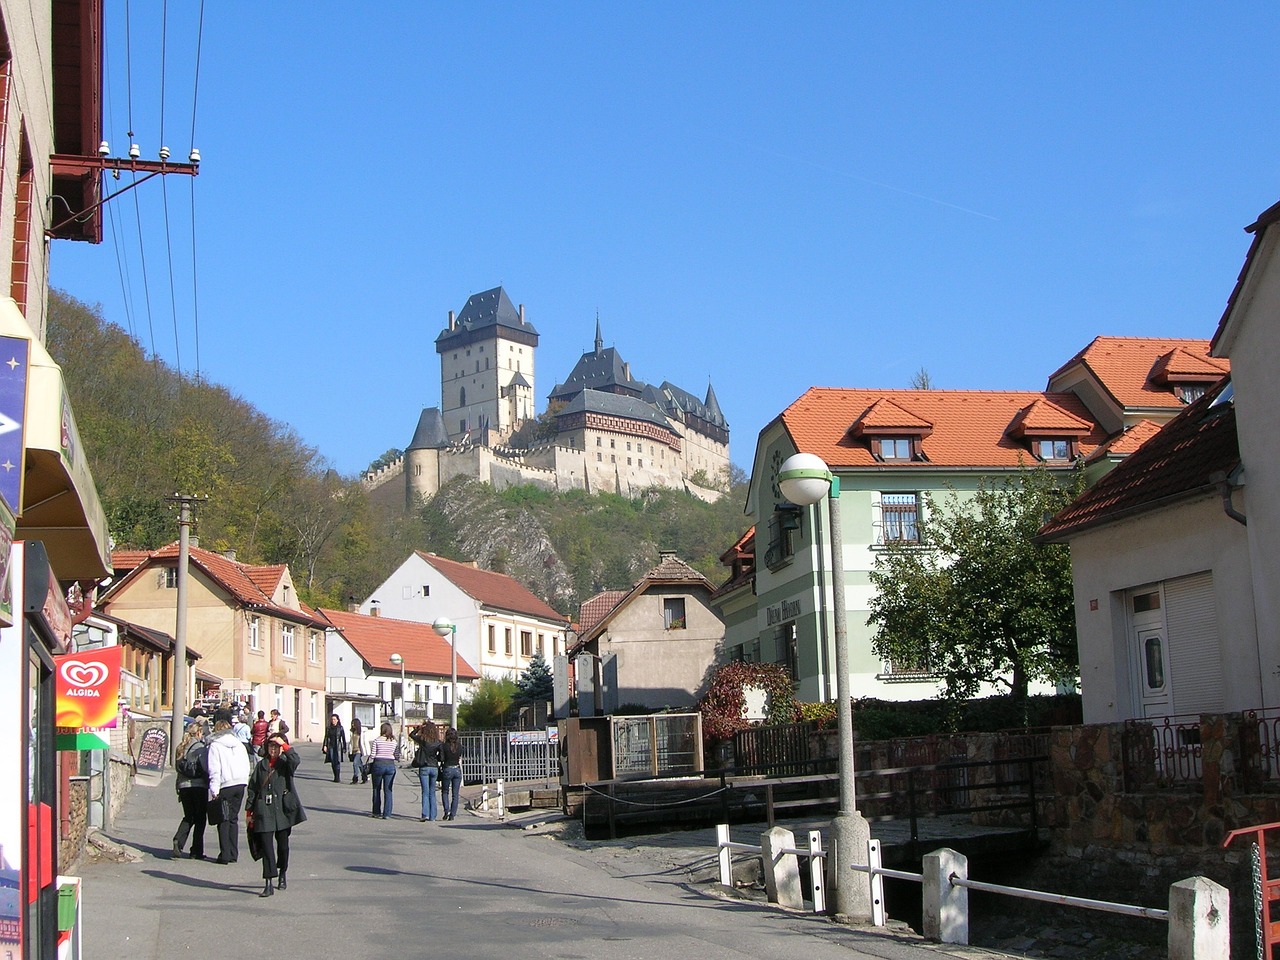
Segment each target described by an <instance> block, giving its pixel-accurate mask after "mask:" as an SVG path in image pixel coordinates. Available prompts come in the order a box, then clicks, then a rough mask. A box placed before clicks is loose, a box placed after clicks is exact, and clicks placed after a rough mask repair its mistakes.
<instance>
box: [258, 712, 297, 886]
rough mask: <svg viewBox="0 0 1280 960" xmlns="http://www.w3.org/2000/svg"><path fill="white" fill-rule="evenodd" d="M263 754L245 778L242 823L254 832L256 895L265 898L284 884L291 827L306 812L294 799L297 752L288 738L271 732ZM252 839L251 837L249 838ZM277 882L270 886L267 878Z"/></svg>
mask: <svg viewBox="0 0 1280 960" xmlns="http://www.w3.org/2000/svg"><path fill="white" fill-rule="evenodd" d="M266 751H267V753H266V756H264V757H263V758H262V759H261V760H259V761H258V765H257V766H256V767H254V768H253V773H252V775H251V776H250V777H249V789H248V791H247V792H246V794H245V808H246V809H247V810H248V814H247V815H246V826H247V827H248V829H249V832H250V833H251V834H256V835H257V838H258V841H259V844H260V847H261V849H260V851H259V850H255V849H254V848H255V844H253V843H250V845H249V851H250V853H254V854H257V853H259V852H260V853H261V855H262V879H263V881H264V884H263V887H262V892H261V893H260V894H258V896H260V897H269V896H271V895H272V894H274V893H275V891H276V889H280V890H284V889H286V888H287V886H288V882H287V878H286V876H285V874H286V872H287V871H288V869H289V835H290V833H291V832H292V830H293V828H294V827H295V826H297V825H298V824H299V823H302V821H304V820H306V819H307V814H306V811H305V810H303V809H302V804H301V802H299V800H298V794H297V790H296V788H295V786H294V781H293V772H294V771H295V770H296V769H298V762H299V757H298V754H297V751H295V750H294V749H293V748H292V747H291V746H289V738H288V736H287V735H285V734H283V733H275V734H272V735H271V737H270V738H268V740H267V743H266ZM251 839H252V838H251ZM277 876H278V877H279V880H278V882H277V883H276V884H275V887H274V888H273V886H272V883H271V881H273V880H276V878H277Z"/></svg>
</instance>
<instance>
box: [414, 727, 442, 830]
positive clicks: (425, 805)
mask: <svg viewBox="0 0 1280 960" xmlns="http://www.w3.org/2000/svg"><path fill="white" fill-rule="evenodd" d="M409 737H410V738H411V739H412V740H413V741H414V742H415V743H416V744H417V745H418V752H417V753H416V754H415V755H414V757H413V765H414V766H415V767H417V768H418V782H419V783H420V784H422V816H421V817H420V818H419V821H418V822H419V823H426V822H427V821H429V820H434V819H435V818H436V814H437V812H438V811H437V808H436V777H437V776H438V775H439V773H440V728H439V727H437V726H436V725H435V724H434V723H432V722H431V721H430V720H425V721H423V723H422V724H421V725H420V726H417V727H414V728H413V730H411V731H410V733H409Z"/></svg>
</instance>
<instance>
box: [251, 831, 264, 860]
mask: <svg viewBox="0 0 1280 960" xmlns="http://www.w3.org/2000/svg"><path fill="white" fill-rule="evenodd" d="M248 845H249V856H251V857H253V859H255V860H261V859H262V834H260V833H255V832H254V831H253V830H250V831H249V835H248Z"/></svg>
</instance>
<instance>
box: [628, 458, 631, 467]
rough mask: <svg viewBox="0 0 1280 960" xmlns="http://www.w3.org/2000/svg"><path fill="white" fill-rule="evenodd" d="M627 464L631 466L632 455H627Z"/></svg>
mask: <svg viewBox="0 0 1280 960" xmlns="http://www.w3.org/2000/svg"><path fill="white" fill-rule="evenodd" d="M627 466H628V467H629V466H631V458H630V457H627Z"/></svg>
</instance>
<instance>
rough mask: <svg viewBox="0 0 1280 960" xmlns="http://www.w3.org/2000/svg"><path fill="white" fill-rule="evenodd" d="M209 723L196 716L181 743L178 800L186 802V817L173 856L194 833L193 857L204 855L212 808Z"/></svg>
mask: <svg viewBox="0 0 1280 960" xmlns="http://www.w3.org/2000/svg"><path fill="white" fill-rule="evenodd" d="M208 734H209V724H208V722H207V721H205V720H196V721H195V722H194V723H192V724H190V725H189V726H188V727H187V732H186V733H185V734H184V735H183V737H182V742H180V743H179V744H178V751H177V757H178V759H177V760H176V761H175V762H174V769H175V770H176V772H177V783H176V785H175V786H176V788H177V791H178V803H180V804H182V821H181V822H180V823H179V824H178V832H177V833H175V834H174V835H173V859H175V860H177V859H178V858H179V857H181V856H182V848H183V847H184V846H186V844H187V837H188V836H190V837H191V859H192V860H203V859H204V828H205V824H206V822H207V821H206V820H205V816H206V815H207V813H208V809H209V736H208Z"/></svg>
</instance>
